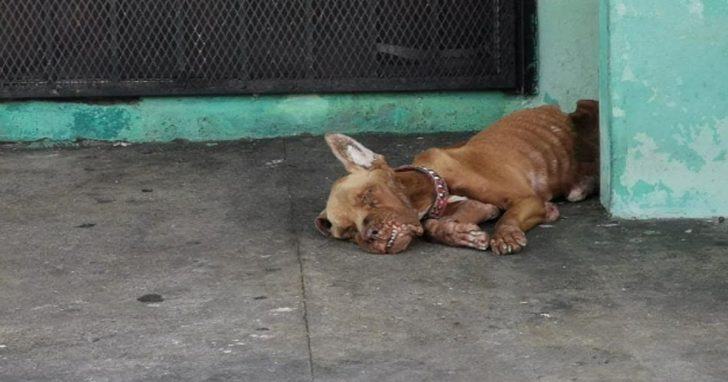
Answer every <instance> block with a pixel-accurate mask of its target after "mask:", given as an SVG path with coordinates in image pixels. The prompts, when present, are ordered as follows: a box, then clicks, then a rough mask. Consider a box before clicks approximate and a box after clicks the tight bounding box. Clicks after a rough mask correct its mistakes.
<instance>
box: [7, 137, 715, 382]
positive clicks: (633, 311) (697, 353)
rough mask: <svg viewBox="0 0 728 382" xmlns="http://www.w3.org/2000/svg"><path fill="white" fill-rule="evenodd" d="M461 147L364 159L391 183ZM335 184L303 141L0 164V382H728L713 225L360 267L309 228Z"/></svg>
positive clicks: (585, 209)
mask: <svg viewBox="0 0 728 382" xmlns="http://www.w3.org/2000/svg"><path fill="white" fill-rule="evenodd" d="M461 138H463V136H462V135H452V134H448V135H428V136H424V137H416V136H410V137H408V136H396V137H395V136H364V137H362V140H363V142H364V143H365V144H367V145H369V146H371V147H372V148H374V149H376V150H378V151H380V152H382V153H383V154H385V155H387V157H388V158H389V160H390V162H391V163H392V164H393V165H398V164H404V163H406V161H407V159H408V158H409V157H411V156H412V155H413V154H414V153H415V152H417V151H418V150H421V149H423V148H425V147H429V146H433V145H442V144H448V143H451V142H453V141H455V140H458V139H461ZM342 174H343V170H342V169H341V167H340V165H339V164H338V162H336V161H335V160H334V159H333V156H332V155H331V154H330V153H329V152H328V150H327V149H326V147H325V145H324V144H323V140H322V139H321V138H312V137H302V138H291V139H284V140H268V141H255V142H236V143H221V144H214V145H206V144H169V145H138V146H131V147H125V148H124V147H109V146H105V145H100V146H92V147H82V148H78V149H66V150H42V151H24V150H21V149H18V148H16V147H14V146H5V147H3V148H2V149H0V291H2V293H0V307H1V309H0V380H1V381H28V380H40V381H43V380H47V381H58V380H65V381H81V380H93V381H106V380H109V381H116V380H123V381H180V380H191V381H223V380H238V381H246V380H249V381H284V380H291V381H310V380H317V381H338V380H342V381H343V380H347V381H352V380H354V381H356V380H359V381H371V380H382V381H526V380H543V381H567V380H579V381H665V380H675V381H683V380H690V381H724V380H725V379H726V377H727V376H728V363H726V362H725V360H726V359H728V322H727V321H726V319H725V317H728V279H726V274H728V223H721V222H720V221H717V220H716V221H707V220H704V221H696V220H692V221H663V222H624V221H613V220H611V219H610V218H609V217H608V216H607V215H606V214H605V213H604V211H603V210H602V209H601V207H600V206H599V205H598V203H597V202H596V201H588V202H585V203H580V204H571V205H562V206H561V210H562V216H563V218H562V219H561V220H560V221H559V222H557V223H555V224H553V225H550V226H543V227H539V228H536V229H535V230H534V231H533V232H532V233H531V234H530V236H529V247H528V250H527V251H526V253H525V254H523V255H518V256H511V257H493V256H492V255H490V253H482V252H476V251H471V250H461V249H453V248H446V247H442V246H437V245H433V244H428V243H418V244H416V245H415V246H414V247H413V248H412V249H411V250H409V251H408V252H406V253H405V254H402V255H399V256H374V255H368V254H364V253H362V252H360V251H359V250H358V249H357V248H355V247H354V246H352V245H351V244H349V243H343V242H336V241H330V240H326V239H324V238H322V237H320V236H319V235H318V234H317V233H316V231H315V230H314V229H313V226H312V224H311V223H312V219H313V218H314V217H315V216H316V214H317V213H318V212H319V211H320V210H321V209H322V208H323V205H324V201H325V198H326V195H327V193H328V190H329V186H330V184H331V182H332V181H333V180H334V179H335V178H337V177H338V176H340V175H342ZM139 299H141V300H142V301H139Z"/></svg>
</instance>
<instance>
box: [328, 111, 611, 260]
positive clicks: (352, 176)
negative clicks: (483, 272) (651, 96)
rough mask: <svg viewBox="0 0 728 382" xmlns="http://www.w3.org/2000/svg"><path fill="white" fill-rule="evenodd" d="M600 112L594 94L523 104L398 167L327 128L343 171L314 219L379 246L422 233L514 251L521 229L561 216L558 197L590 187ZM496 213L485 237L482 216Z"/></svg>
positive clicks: (585, 192)
mask: <svg viewBox="0 0 728 382" xmlns="http://www.w3.org/2000/svg"><path fill="white" fill-rule="evenodd" d="M598 114H599V105H598V103H597V102H596V101H590V100H583V101H579V102H578V103H577V109H576V111H575V112H573V113H571V114H565V113H564V112H562V111H561V110H560V109H559V108H558V107H556V106H542V107H538V108H534V109H527V110H521V111H518V112H515V113H513V114H510V115H508V116H506V117H505V118H503V119H501V120H500V121H498V122H496V123H495V124H493V125H492V126H490V127H489V128H488V129H486V130H485V131H483V132H481V133H479V134H477V135H475V136H474V137H473V138H471V139H470V140H469V141H467V142H464V143H461V144H458V145H455V146H451V147H446V148H432V149H429V150H426V151H424V152H422V153H420V154H419V155H417V156H416V157H415V160H414V162H413V164H412V165H411V166H404V167H400V168H397V169H394V168H392V167H390V166H389V165H388V164H387V162H386V161H385V159H384V157H382V156H381V155H379V154H376V153H374V152H372V151H371V150H369V149H367V148H366V147H364V146H363V145H362V144H361V143H359V142H357V141H355V140H354V139H352V138H350V137H347V136H345V135H341V134H329V135H327V136H326V142H327V143H328V145H329V146H330V147H331V150H332V151H333V153H334V155H335V156H336V157H337V158H338V159H339V160H340V161H341V163H343V164H344V167H346V170H347V171H348V172H349V174H348V175H347V176H345V177H343V178H341V179H339V180H337V181H336V182H335V183H334V185H333V188H332V190H331V194H330V195H329V199H328V202H327V204H326V209H325V210H324V211H323V212H321V214H320V215H319V217H318V218H317V219H316V227H317V228H318V229H319V230H320V231H321V232H322V233H324V234H325V235H330V236H333V237H335V238H337V239H344V240H351V241H354V242H356V243H357V244H358V245H359V246H361V247H362V248H363V249H365V250H367V251H369V252H373V253H380V254H395V253H399V252H402V251H404V250H405V249H406V248H407V247H408V246H409V244H410V243H411V242H412V240H413V239H414V238H415V237H418V236H422V235H426V236H427V237H429V238H430V239H432V240H434V241H437V242H440V243H443V244H447V245H452V246H461V247H471V248H475V249H479V250H486V249H488V247H490V248H491V250H492V251H493V253H494V254H496V255H506V254H511V253H516V252H519V251H521V250H522V249H523V248H524V247H525V246H526V243H527V241H526V234H525V232H526V231H528V230H529V229H531V228H533V227H534V226H536V225H538V224H541V223H544V222H553V221H555V220H557V219H558V218H559V210H558V209H557V207H556V205H554V204H553V203H552V202H551V201H552V200H553V199H554V198H558V197H564V196H565V197H566V199H567V200H569V201H571V202H577V201H581V200H584V199H585V198H586V197H587V196H589V195H590V194H593V193H594V192H595V190H596V188H597V187H596V186H597V182H598V177H599V173H598V169H599V166H598V158H599V145H598V139H599V122H598V120H599V115H598ZM501 212H503V216H502V217H501V218H500V220H499V221H498V222H497V223H496V225H495V232H494V233H493V235H492V237H489V236H488V234H487V233H486V232H484V231H483V230H482V229H481V228H480V227H479V226H478V224H479V223H482V222H484V221H487V220H490V219H494V218H496V217H498V216H499V215H500V214H501Z"/></svg>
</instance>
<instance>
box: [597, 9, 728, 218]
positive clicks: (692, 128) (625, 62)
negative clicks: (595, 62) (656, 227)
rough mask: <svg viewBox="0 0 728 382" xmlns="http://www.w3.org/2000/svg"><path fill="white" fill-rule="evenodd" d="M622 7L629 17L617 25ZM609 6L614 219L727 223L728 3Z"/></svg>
mask: <svg viewBox="0 0 728 382" xmlns="http://www.w3.org/2000/svg"><path fill="white" fill-rule="evenodd" d="M619 4H622V5H623V6H624V7H625V9H629V17H618V16H619V15H620V13H622V11H621V10H620V9H622V7H621V6H620V5H619ZM602 5H603V7H604V8H603V11H604V13H603V14H604V15H605V16H604V20H605V22H606V23H607V25H606V26H605V27H604V29H603V30H606V31H607V32H608V35H607V37H606V40H605V41H604V44H603V45H604V46H605V47H606V49H608V51H607V52H606V53H605V54H604V55H603V56H602V70H603V73H604V77H603V81H602V84H603V93H602V104H603V105H604V104H609V105H611V107H610V108H608V109H606V110H610V111H611V113H610V114H608V115H605V116H604V120H603V122H607V123H603V126H609V128H608V129H605V130H604V131H603V134H604V137H603V141H605V140H606V141H607V142H608V145H609V151H607V152H606V153H605V157H603V159H606V161H603V166H602V167H603V168H602V170H603V174H605V175H606V176H607V177H608V178H609V179H607V180H606V181H605V185H606V187H604V186H605V185H603V188H602V189H603V190H604V191H606V193H608V195H606V196H604V197H603V198H604V200H605V201H606V203H607V206H608V207H609V209H610V211H611V212H612V213H613V214H615V215H616V216H619V217H630V218H654V217H713V216H719V215H726V214H728V177H727V176H726V175H727V174H728V160H727V157H728V73H727V72H726V71H725V63H726V62H728V30H727V29H726V28H725V25H728V2H725V1H723V0H702V1H695V0H682V1H675V2H663V1H659V0H621V1H619V2H617V3H611V2H610V1H608V0H604V1H603V2H602ZM610 15H612V16H616V17H609V16H610ZM708 46H710V48H708ZM605 169H607V170H608V171H604V170H605Z"/></svg>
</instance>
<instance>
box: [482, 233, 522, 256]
mask: <svg viewBox="0 0 728 382" xmlns="http://www.w3.org/2000/svg"><path fill="white" fill-rule="evenodd" d="M527 243H528V242H527V241H526V234H525V233H524V232H523V231H522V230H521V229H520V228H518V227H513V226H502V227H499V228H498V229H497V230H496V232H495V234H494V235H493V239H491V240H490V248H491V250H492V251H493V254H495V255H498V256H501V255H510V254H512V253H518V252H520V251H521V250H522V249H523V247H525V246H526V244H527Z"/></svg>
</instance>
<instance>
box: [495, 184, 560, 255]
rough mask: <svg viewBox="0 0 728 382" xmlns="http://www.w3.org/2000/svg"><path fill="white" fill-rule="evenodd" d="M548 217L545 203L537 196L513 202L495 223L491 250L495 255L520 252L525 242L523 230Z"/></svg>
mask: <svg viewBox="0 0 728 382" xmlns="http://www.w3.org/2000/svg"><path fill="white" fill-rule="evenodd" d="M548 204H550V203H548ZM553 207H556V206H553ZM557 211H558V210H557ZM548 218H549V211H548V209H547V203H544V201H543V200H542V199H541V198H539V197H537V196H531V197H527V198H524V199H521V200H519V201H517V202H515V203H514V204H513V205H512V206H511V207H510V208H509V209H508V210H507V211H506V213H505V214H504V215H503V217H502V218H501V219H500V220H499V221H498V223H497V224H496V226H495V233H494V234H493V239H491V241H490V247H491V250H492V251H493V253H494V254H496V255H509V254H511V253H516V252H520V251H521V250H522V249H523V247H525V246H526V244H527V241H526V233H525V232H526V231H528V230H529V229H531V228H533V227H535V226H537V225H538V224H541V223H543V222H545V221H547V219H548Z"/></svg>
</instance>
